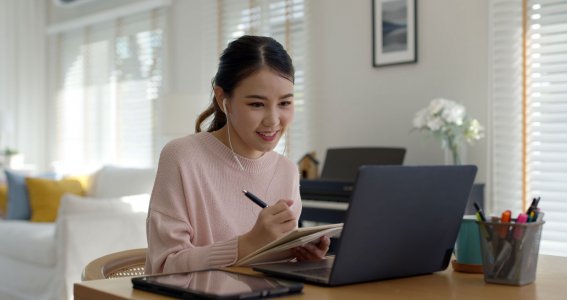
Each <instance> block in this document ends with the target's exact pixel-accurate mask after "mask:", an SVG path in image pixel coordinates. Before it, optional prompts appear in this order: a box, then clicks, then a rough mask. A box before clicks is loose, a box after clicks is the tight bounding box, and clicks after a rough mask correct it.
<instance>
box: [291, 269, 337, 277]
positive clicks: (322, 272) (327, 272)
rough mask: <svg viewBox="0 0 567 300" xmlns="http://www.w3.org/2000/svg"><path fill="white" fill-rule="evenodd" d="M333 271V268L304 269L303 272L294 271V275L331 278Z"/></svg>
mask: <svg viewBox="0 0 567 300" xmlns="http://www.w3.org/2000/svg"><path fill="white" fill-rule="evenodd" d="M332 269H333V268H331V267H325V268H313V269H303V270H294V271H293V273H297V274H301V275H308V276H317V277H329V276H331V270H332Z"/></svg>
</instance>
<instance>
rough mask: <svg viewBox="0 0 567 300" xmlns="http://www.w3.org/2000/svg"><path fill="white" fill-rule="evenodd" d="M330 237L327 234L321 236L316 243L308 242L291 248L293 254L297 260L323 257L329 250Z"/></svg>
mask: <svg viewBox="0 0 567 300" xmlns="http://www.w3.org/2000/svg"><path fill="white" fill-rule="evenodd" d="M330 244H331V239H330V238H329V237H327V236H322V237H321V238H320V239H319V241H318V242H317V243H308V244H306V245H304V246H301V247H295V248H293V249H292V251H293V254H295V257H296V258H297V260H298V261H306V260H319V259H323V258H324V257H325V255H326V254H327V251H329V245H330Z"/></svg>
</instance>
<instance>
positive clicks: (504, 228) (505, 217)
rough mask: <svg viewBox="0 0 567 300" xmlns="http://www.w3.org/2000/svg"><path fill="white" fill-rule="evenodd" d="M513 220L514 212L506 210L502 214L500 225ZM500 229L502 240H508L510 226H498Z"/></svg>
mask: <svg viewBox="0 0 567 300" xmlns="http://www.w3.org/2000/svg"><path fill="white" fill-rule="evenodd" d="M511 218H512V211H510V210H506V211H504V212H503V213H502V218H500V223H510V219H511ZM498 226H499V229H498V231H499V232H500V238H503V239H504V238H506V235H508V228H509V225H498Z"/></svg>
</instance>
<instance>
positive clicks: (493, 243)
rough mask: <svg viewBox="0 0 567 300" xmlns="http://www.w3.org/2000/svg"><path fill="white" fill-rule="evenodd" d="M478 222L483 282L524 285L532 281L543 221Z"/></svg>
mask: <svg viewBox="0 0 567 300" xmlns="http://www.w3.org/2000/svg"><path fill="white" fill-rule="evenodd" d="M497 221H498V220H494V222H482V221H479V222H478V223H479V226H480V227H479V228H480V244H481V251H482V261H483V268H484V281H486V282H489V283H500V284H509V285H525V284H529V283H532V282H534V281H535V276H536V270H537V260H538V252H539V242H540V240H541V230H542V228H543V224H544V223H545V222H544V221H543V222H531V223H525V224H515V223H498V222H497Z"/></svg>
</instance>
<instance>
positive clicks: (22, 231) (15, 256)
mask: <svg viewBox="0 0 567 300" xmlns="http://www.w3.org/2000/svg"><path fill="white" fill-rule="evenodd" d="M92 176H93V183H92V185H91V187H90V188H89V190H88V191H87V197H79V196H75V195H69V194H66V195H64V196H63V197H62V199H61V204H60V207H59V211H58V215H57V220H56V222H55V223H33V222H29V221H21V220H0V299H2V300H19V299H35V300H42V299H45V300H51V299H57V300H59V299H72V298H73V283H75V282H79V281H80V280H81V272H82V270H83V268H84V266H85V265H86V264H87V263H88V262H90V261H92V260H93V259H95V258H97V257H100V256H103V255H105V254H108V253H112V252H116V251H121V250H126V249H132V248H143V247H147V242H146V233H145V232H146V231H145V230H146V229H145V228H146V227H145V222H146V215H147V208H148V204H149V194H150V193H151V190H152V187H153V183H154V178H155V170H153V169H130V168H118V167H110V166H106V167H103V168H102V169H100V170H99V171H97V172H96V173H94V174H93V175H92ZM125 196H127V197H125Z"/></svg>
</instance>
